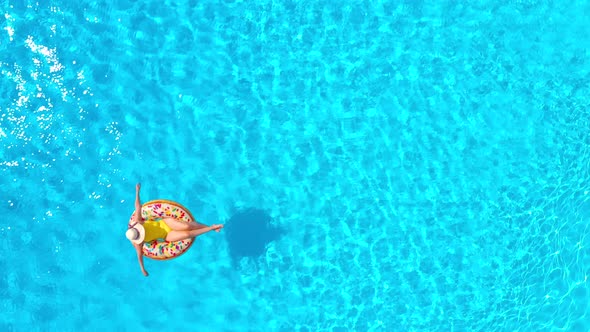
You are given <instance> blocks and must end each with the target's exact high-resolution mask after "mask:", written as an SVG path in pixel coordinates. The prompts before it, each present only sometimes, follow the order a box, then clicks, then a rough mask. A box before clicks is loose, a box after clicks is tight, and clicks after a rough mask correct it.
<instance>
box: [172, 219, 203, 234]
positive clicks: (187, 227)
mask: <svg viewBox="0 0 590 332" xmlns="http://www.w3.org/2000/svg"><path fill="white" fill-rule="evenodd" d="M162 221H163V222H165V223H166V225H168V227H170V228H172V230H175V231H191V230H194V229H201V228H205V227H207V225H203V224H199V223H197V222H194V221H191V222H189V223H186V222H183V221H180V220H178V219H174V218H170V217H168V218H163V219H162Z"/></svg>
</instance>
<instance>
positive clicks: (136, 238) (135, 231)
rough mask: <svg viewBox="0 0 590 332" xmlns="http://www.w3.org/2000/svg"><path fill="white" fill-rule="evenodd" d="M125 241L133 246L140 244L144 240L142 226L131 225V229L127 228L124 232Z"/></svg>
mask: <svg viewBox="0 0 590 332" xmlns="http://www.w3.org/2000/svg"><path fill="white" fill-rule="evenodd" d="M125 236H126V237H127V239H128V240H129V241H131V242H133V243H135V244H140V243H142V242H143V239H145V228H144V227H143V225H142V224H137V223H136V224H133V227H129V229H128V230H127V232H125Z"/></svg>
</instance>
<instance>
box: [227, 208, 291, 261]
mask: <svg viewBox="0 0 590 332" xmlns="http://www.w3.org/2000/svg"><path fill="white" fill-rule="evenodd" d="M271 220H272V219H271V217H270V216H269V215H268V214H267V213H265V212H264V211H262V210H259V209H252V208H251V209H246V210H242V211H239V212H237V213H235V214H234V215H233V216H232V217H231V218H230V219H229V220H228V221H227V222H226V223H225V226H224V228H223V229H224V231H225V237H226V239H227V242H228V246H229V252H230V256H231V259H232V262H233V264H234V266H237V265H238V264H239V262H240V260H241V259H242V258H244V257H251V258H258V257H260V256H262V255H263V254H264V253H265V252H266V249H267V246H268V244H269V243H271V242H272V241H275V240H277V239H279V237H280V236H281V235H282V234H283V231H282V230H281V229H280V228H278V227H275V226H273V225H272V224H271Z"/></svg>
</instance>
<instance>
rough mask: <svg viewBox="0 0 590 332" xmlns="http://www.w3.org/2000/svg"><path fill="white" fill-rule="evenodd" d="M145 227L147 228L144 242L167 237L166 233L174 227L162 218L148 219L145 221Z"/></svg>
mask: <svg viewBox="0 0 590 332" xmlns="http://www.w3.org/2000/svg"><path fill="white" fill-rule="evenodd" d="M143 228H145V239H144V240H143V241H144V242H150V241H153V240H155V239H166V235H168V232H170V231H171V230H172V228H170V227H169V226H168V225H167V224H166V223H165V222H163V221H161V220H159V221H157V220H147V221H146V222H144V223H143Z"/></svg>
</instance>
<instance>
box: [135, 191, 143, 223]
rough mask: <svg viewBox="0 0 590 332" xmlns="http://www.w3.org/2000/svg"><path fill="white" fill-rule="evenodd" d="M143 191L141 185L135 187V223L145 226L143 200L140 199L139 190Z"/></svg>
mask: <svg viewBox="0 0 590 332" xmlns="http://www.w3.org/2000/svg"><path fill="white" fill-rule="evenodd" d="M140 189H141V183H138V184H136V185H135V222H136V223H140V224H143V218H142V217H141V200H140V199H139V190H140Z"/></svg>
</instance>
